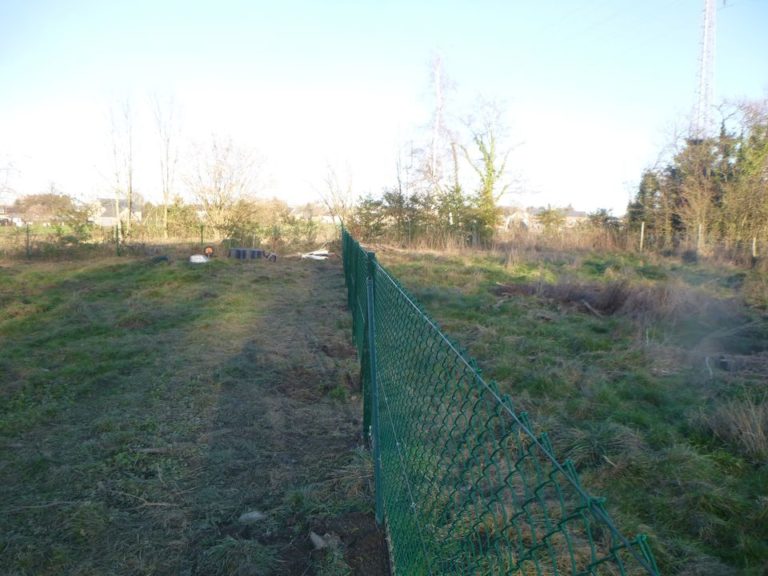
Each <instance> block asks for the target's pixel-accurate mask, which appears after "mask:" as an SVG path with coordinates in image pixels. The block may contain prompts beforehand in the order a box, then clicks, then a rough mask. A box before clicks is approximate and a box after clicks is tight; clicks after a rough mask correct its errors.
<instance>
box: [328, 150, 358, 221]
mask: <svg viewBox="0 0 768 576" xmlns="http://www.w3.org/2000/svg"><path fill="white" fill-rule="evenodd" d="M323 184H324V188H323V190H321V191H320V197H321V199H322V201H323V204H324V205H325V207H326V208H327V209H328V212H329V213H330V214H331V217H332V218H333V220H334V222H336V221H338V223H339V224H340V225H341V226H345V225H346V223H347V221H348V220H349V215H350V213H351V212H352V208H353V205H354V197H353V194H352V178H351V177H350V176H349V174H347V177H346V178H345V179H344V182H342V181H340V179H339V175H338V173H337V172H336V169H335V168H334V167H333V166H331V165H330V164H328V166H327V167H326V172H325V178H324V181H323Z"/></svg>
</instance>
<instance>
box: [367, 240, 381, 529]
mask: <svg viewBox="0 0 768 576" xmlns="http://www.w3.org/2000/svg"><path fill="white" fill-rule="evenodd" d="M376 266H377V264H376V254H374V253H373V252H368V274H367V276H368V278H367V288H368V290H367V292H368V294H367V295H368V318H367V324H368V371H369V374H368V377H369V383H370V389H371V428H372V434H371V441H372V445H373V476H374V482H375V486H376V523H377V524H379V525H381V523H382V521H383V520H384V497H383V494H382V485H381V435H380V434H379V430H380V427H379V384H378V381H377V374H376Z"/></svg>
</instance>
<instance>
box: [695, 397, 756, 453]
mask: <svg viewBox="0 0 768 576" xmlns="http://www.w3.org/2000/svg"><path fill="white" fill-rule="evenodd" d="M703 421H704V422H703V423H704V424H705V426H706V427H707V428H708V429H709V430H710V431H711V432H712V434H714V435H715V436H716V437H718V438H720V439H721V440H723V441H724V442H727V443H729V444H731V445H733V446H734V447H735V448H737V449H738V450H739V451H740V452H741V453H743V454H744V455H745V456H747V457H749V458H752V459H754V460H756V461H758V462H764V463H768V395H766V396H763V397H762V398H756V399H755V398H746V399H742V400H731V401H730V402H727V403H726V404H722V405H721V406H719V407H718V408H717V409H716V410H715V411H714V412H713V413H712V414H710V415H709V416H705V417H703Z"/></svg>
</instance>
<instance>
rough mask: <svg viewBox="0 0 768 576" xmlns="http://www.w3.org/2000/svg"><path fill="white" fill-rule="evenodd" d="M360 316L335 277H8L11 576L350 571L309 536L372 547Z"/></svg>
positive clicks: (146, 264) (130, 267)
mask: <svg viewBox="0 0 768 576" xmlns="http://www.w3.org/2000/svg"><path fill="white" fill-rule="evenodd" d="M344 303H345V292H344V289H343V276H342V273H341V270H340V267H339V265H338V264H332V263H317V262H311V263H310V262H307V261H299V260H290V259H288V260H282V261H280V262H278V263H277V264H272V263H267V262H247V263H243V262H235V261H226V260H218V261H214V262H211V263H209V264H207V265H204V266H192V265H190V264H188V263H187V262H185V261H172V262H171V263H166V262H160V263H152V262H150V261H148V260H144V259H132V258H102V259H98V260H94V261H87V262H61V263H44V262H32V263H27V262H20V263H14V264H9V263H2V264H1V265H0V342H2V354H0V566H2V568H0V572H2V573H7V574H14V575H35V576H38V575H47V574H50V575H54V574H55V575H60V574H82V575H85V574H126V575H127V574H132V575H134V574H200V575H203V574H205V575H209V574H253V575H262V574H276V575H279V574H296V573H299V574H300V573H302V572H303V571H305V570H310V572H307V573H312V570H314V568H313V567H315V566H317V565H318V563H320V564H322V563H323V562H326V564H328V566H332V567H333V566H342V565H343V561H344V560H343V557H340V558H337V559H335V560H334V559H333V558H331V559H329V560H327V561H325V560H323V558H321V557H319V556H318V555H317V554H315V553H314V552H313V547H312V544H311V542H310V541H309V532H310V530H312V529H313V528H314V527H315V526H318V525H327V524H329V523H333V522H334V521H336V522H337V523H341V524H343V525H344V526H346V527H347V528H346V529H347V530H348V531H349V532H348V533H341V534H339V536H340V537H341V538H342V540H346V541H347V543H348V542H349V540H350V539H351V538H353V536H352V534H353V532H354V530H356V529H359V528H360V527H362V526H366V527H367V529H369V530H373V531H374V533H375V529H373V528H371V526H372V524H373V518H372V504H371V502H372V500H371V496H370V493H369V481H370V466H369V463H368V462H367V461H366V460H365V459H363V458H361V457H360V455H359V453H358V451H357V450H356V446H357V443H358V439H359V437H360V427H361V423H360V415H361V406H360V397H359V392H358V391H357V390H356V389H355V387H354V386H353V385H352V383H353V382H354V380H355V377H356V374H357V372H358V368H357V366H356V359H355V354H354V349H353V348H352V345H351V342H350V335H349V330H348V329H349V321H348V318H347V312H346V310H345V308H344ZM353 375H355V376H353ZM292 493H303V494H305V495H306V504H305V505H300V506H293V505H291V504H290V502H289V501H290V497H289V494H292ZM254 511H258V512H260V513H261V514H262V516H261V517H260V519H259V520H257V521H243V520H242V519H241V517H242V516H243V514H247V513H249V512H254ZM351 514H353V515H356V516H355V518H357V524H355V525H351V524H349V523H347V524H344V523H343V522H341V521H340V520H338V519H344V518H347V517H348V516H349V515H351ZM379 538H380V535H379ZM334 554H342V556H343V555H348V556H354V554H355V549H354V543H352V544H350V545H347V544H345V545H344V546H340V547H338V548H336V549H335V551H334ZM323 565H325V564H323ZM329 570H330V568H329ZM329 573H330V572H329ZM372 573H374V574H376V573H377V572H376V571H375V570H374V571H373V572H372Z"/></svg>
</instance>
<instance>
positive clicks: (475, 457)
mask: <svg viewBox="0 0 768 576" xmlns="http://www.w3.org/2000/svg"><path fill="white" fill-rule="evenodd" d="M342 242H343V260H344V272H345V278H346V285H347V290H348V299H349V307H350V310H351V311H352V317H353V334H354V340H355V344H356V346H357V349H358V353H359V356H360V359H361V370H362V376H363V378H362V380H363V395H364V428H365V432H366V435H367V437H368V438H369V440H370V443H371V447H372V450H373V456H374V471H375V482H376V518H377V521H379V522H384V524H385V526H386V529H387V533H388V541H389V548H390V558H391V564H392V567H393V572H394V573H395V574H398V575H400V574H402V575H407V576H417V575H437V574H452V575H459V574H460V575H478V576H479V575H506V574H514V575H520V576H528V575H537V576H549V575H557V574H571V575H606V576H607V575H627V576H635V575H641V574H643V575H644V574H654V575H656V574H659V572H658V568H657V566H656V563H655V561H654V558H653V554H652V553H651V550H650V548H649V546H648V544H647V541H646V539H645V537H644V536H643V535H638V536H636V537H634V538H631V539H630V538H627V537H625V536H624V535H622V533H621V532H620V531H619V530H618V529H617V528H616V526H615V524H614V522H613V521H612V519H611V518H610V516H609V515H608V513H607V512H606V510H605V508H604V505H603V500H602V499H600V498H595V497H593V496H591V495H590V494H589V493H588V492H587V491H586V490H585V489H584V488H583V487H582V486H581V484H580V482H579V478H578V475H577V473H576V470H575V468H574V466H573V464H572V463H571V462H569V461H568V460H566V461H565V462H563V463H560V462H559V461H558V460H557V459H556V458H555V456H554V455H553V450H552V446H551V445H550V443H549V440H548V438H547V435H546V433H544V434H540V435H535V434H534V433H533V432H532V427H531V424H530V422H529V421H528V418H527V416H526V414H525V413H524V412H520V413H517V412H516V411H515V409H514V407H513V404H512V400H511V399H510V398H509V397H508V396H506V395H503V394H501V393H500V391H499V389H498V387H497V386H496V385H495V383H493V382H488V381H486V380H484V379H483V377H482V375H481V373H480V371H479V370H478V368H477V366H476V365H475V364H474V362H473V361H472V360H471V359H469V358H468V357H467V355H466V354H465V353H463V352H462V351H461V350H460V349H459V348H458V347H457V346H456V345H455V344H454V343H453V342H451V341H450V340H449V339H448V338H447V337H446V336H445V334H443V332H442V331H441V330H440V329H439V327H438V326H437V324H436V323H435V322H434V321H432V320H431V319H430V318H429V316H428V315H427V314H426V313H425V312H424V311H423V310H422V309H421V307H420V306H419V304H418V303H417V302H416V301H415V300H414V299H413V298H412V297H411V296H410V295H409V294H408V293H407V292H406V291H405V290H404V289H403V288H402V287H401V286H400V284H399V283H398V281H397V280H396V279H395V278H394V277H393V276H392V275H391V274H390V273H389V272H387V271H386V270H385V269H384V268H383V267H382V266H380V265H379V264H378V262H377V261H376V258H375V256H374V255H373V253H369V252H366V251H365V250H363V248H362V247H361V246H360V244H359V243H358V242H357V241H356V240H355V239H354V238H353V237H352V236H350V235H349V234H348V233H347V231H346V230H345V231H342Z"/></svg>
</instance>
